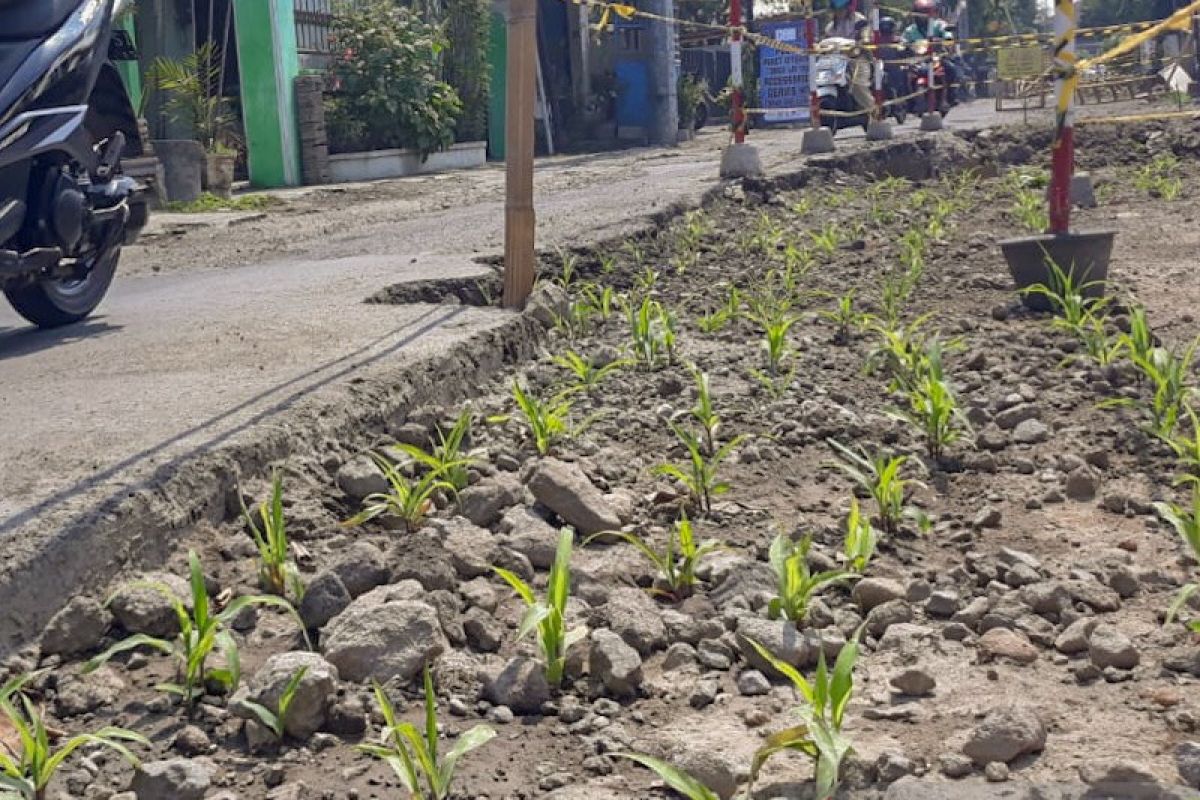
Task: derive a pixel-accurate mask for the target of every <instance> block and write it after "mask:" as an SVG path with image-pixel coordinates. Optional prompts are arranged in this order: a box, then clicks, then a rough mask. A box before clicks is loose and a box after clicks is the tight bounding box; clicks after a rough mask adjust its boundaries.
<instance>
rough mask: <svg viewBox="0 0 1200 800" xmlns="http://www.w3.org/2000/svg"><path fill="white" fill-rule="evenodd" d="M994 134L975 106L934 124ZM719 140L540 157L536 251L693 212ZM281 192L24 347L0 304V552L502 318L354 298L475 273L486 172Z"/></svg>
mask: <svg viewBox="0 0 1200 800" xmlns="http://www.w3.org/2000/svg"><path fill="white" fill-rule="evenodd" d="M994 119H995V115H994V112H992V111H991V110H990V106H989V105H988V104H987V103H977V104H975V105H974V106H970V107H966V108H960V109H956V111H955V113H954V114H952V115H951V116H950V118H949V120H948V124H949V125H950V126H952V127H953V126H975V127H978V126H982V125H985V124H989V123H991V122H993V121H994ZM915 130H916V125H915V123H913V122H910V123H909V124H908V125H906V126H905V128H904V129H903V130H902V131H901V132H900V133H899V135H903V136H908V135H915ZM861 138H862V134H861V132H859V131H847V132H844V133H842V134H841V135H839V137H838V142H839V143H841V144H842V146H852V143H853V142H855V141H858V140H861ZM752 140H753V141H754V142H755V143H756V144H757V145H758V146H759V148H760V150H761V152H762V155H763V160H764V163H765V165H766V167H767V170H768V172H772V171H780V170H784V169H787V168H788V167H789V166H790V167H794V166H796V165H797V164H798V163H799V160H800V158H801V157H800V155H799V143H800V131H797V130H766V131H757V130H756V131H754V132H753V134H752ZM724 141H725V135H724V134H723V133H722V132H719V131H712V132H708V133H706V134H704V135H702V136H701V137H699V138H698V139H697V140H696V141H695V142H692V143H689V144H688V145H686V146H684V147H680V148H670V149H653V148H649V149H639V150H631V151H623V152H619V153H609V154H600V155H595V156H576V157H561V158H554V159H546V160H542V161H539V163H538V168H537V178H536V186H537V189H536V191H537V205H538V212H539V223H540V228H539V243H540V244H541V245H542V246H546V245H548V244H550V243H556V242H569V243H582V242H586V241H589V240H596V239H600V238H604V237H606V236H609V235H612V234H613V233H614V232H616V231H617V230H619V229H622V228H626V227H636V226H637V225H638V224H640V222H641V220H643V219H644V216H645V215H646V214H649V213H652V212H654V211H656V210H661V209H662V208H663V207H665V206H667V205H668V204H670V203H671V202H674V201H684V202H694V201H695V200H696V199H698V198H699V196H700V195H701V194H702V193H703V192H704V191H705V190H707V189H709V188H711V187H712V186H713V185H714V184H715V182H716V176H717V164H718V162H719V159H720V149H721V147H722V146H723V144H724ZM285 196H286V197H287V198H288V199H289V202H290V203H292V204H294V208H292V210H290V211H288V210H285V211H283V212H281V213H278V214H277V213H274V212H271V213H268V214H266V215H265V216H264V217H259V216H254V215H252V216H250V217H245V216H242V217H238V218H236V219H235V221H238V222H241V223H242V224H238V225H234V226H228V227H226V226H224V225H221V224H217V225H211V224H209V225H206V226H202V227H199V228H194V229H186V228H185V227H184V225H185V223H188V222H189V221H188V220H186V219H183V218H180V217H179V215H167V216H165V217H162V218H160V219H159V220H158V221H157V222H156V230H157V231H159V233H158V235H156V236H152V237H150V238H149V239H148V241H147V242H146V243H145V244H144V245H139V246H136V247H133V248H130V249H129V251H128V252H127V253H126V258H125V262H124V264H123V267H122V271H121V273H120V274H119V275H118V277H117V279H116V281H115V283H114V285H113V288H112V291H111V294H110V295H109V297H108V299H107V300H106V301H105V303H104V304H103V305H102V307H101V308H100V310H99V312H98V313H97V314H96V316H95V317H94V318H93V319H91V320H90V321H88V322H86V323H83V324H80V325H76V326H73V327H70V328H67V329H64V330H59V331H47V332H43V331H37V330H34V329H32V328H30V327H28V326H27V325H25V324H24V323H23V321H22V320H21V319H20V318H18V317H17V316H16V315H15V314H14V313H12V312H11V311H10V310H9V309H8V308H7V307H4V308H0V408H3V417H2V419H3V422H2V423H0V431H2V433H0V554H3V553H4V552H5V550H6V549H8V548H10V547H18V548H19V547H20V544H21V536H22V531H32V530H37V531H39V532H41V533H43V534H44V533H45V532H46V531H47V529H49V528H57V527H59V526H61V525H63V524H65V523H66V522H67V521H68V520H70V519H72V518H73V517H75V516H76V515H78V514H79V513H81V512H82V511H83V510H85V509H87V508H89V507H91V508H94V507H98V506H99V505H100V504H101V503H102V502H103V501H106V500H109V499H112V498H115V497H120V496H121V495H122V493H128V492H131V491H133V490H134V489H135V488H138V487H139V486H142V485H144V483H145V482H146V480H147V479H148V476H150V475H151V474H152V473H153V472H154V471H155V470H156V469H157V468H158V467H160V466H162V465H168V466H169V465H171V464H172V463H173V462H175V461H176V460H177V459H180V458H186V457H188V456H189V455H192V454H196V453H201V452H204V451H206V450H208V449H211V448H213V447H215V446H218V445H220V444H222V443H224V442H226V441H228V440H230V438H231V437H235V436H236V435H237V433H238V432H239V431H241V430H244V429H245V428H246V427H247V426H251V425H277V424H278V425H282V424H285V423H286V418H287V417H286V414H287V411H288V409H289V408H292V407H295V406H296V405H297V404H299V403H304V402H307V401H309V400H312V399H313V398H315V397H319V395H320V394H321V393H322V392H323V391H325V390H327V389H328V388H329V387H331V386H333V385H335V384H337V383H339V382H345V381H348V380H351V379H353V378H354V376H355V375H356V374H357V373H358V372H360V371H361V370H364V369H369V368H370V366H371V365H372V364H374V363H378V362H380V361H387V362H388V363H391V364H394V363H396V362H397V361H400V360H403V359H408V358H416V357H419V356H422V355H426V354H429V353H431V352H437V348H440V347H444V346H446V345H447V344H448V343H451V342H453V341H455V340H457V339H459V338H460V337H464V336H467V335H470V334H471V333H473V332H475V331H479V330H483V329H486V328H488V327H490V326H493V325H495V324H497V323H498V322H499V321H500V320H501V319H503V317H502V312H498V311H491V310H482V309H462V308H453V307H445V306H408V307H391V306H378V305H367V304H364V302H363V300H364V298H365V297H367V296H368V295H369V294H371V293H373V292H374V291H376V290H378V289H380V288H382V287H383V286H385V285H387V284H390V283H395V282H399V281H403V280H413V279H418V278H422V277H430V276H449V275H455V276H458V275H470V274H474V273H477V272H479V271H480V270H481V269H483V268H481V267H480V266H478V265H477V264H474V263H473V262H472V259H473V258H475V257H477V256H479V255H482V254H494V253H498V252H499V251H500V250H501V246H502V238H501V237H502V230H503V170H502V169H500V168H499V167H489V168H486V169H483V170H478V171H472V172H462V173H455V174H449V175H441V176H430V177H423V178H413V179H405V180H399V181H389V182H384V183H379V184H368V185H363V186H355V187H335V188H328V187H326V188H322V189H319V190H305V191H297V192H292V193H285ZM230 219H234V218H232V217H231V218H230Z"/></svg>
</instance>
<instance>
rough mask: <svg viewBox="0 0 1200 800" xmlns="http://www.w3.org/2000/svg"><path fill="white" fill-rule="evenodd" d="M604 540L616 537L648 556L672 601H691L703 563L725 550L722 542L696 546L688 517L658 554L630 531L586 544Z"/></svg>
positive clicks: (710, 542)
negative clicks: (708, 557) (698, 572)
mask: <svg viewBox="0 0 1200 800" xmlns="http://www.w3.org/2000/svg"><path fill="white" fill-rule="evenodd" d="M601 536H616V537H618V538H620V539H622V540H623V541H625V542H626V543H627V544H630V545H632V546H633V547H634V548H636V549H637V551H638V552H639V553H641V554H642V555H643V556H645V557H646V559H647V560H648V561H649V562H650V563H651V564H653V565H654V568H655V569H656V570H658V574H659V577H660V578H661V580H662V586H664V587H665V589H663V590H661V593H662V594H665V595H667V596H668V597H670V598H671V599H672V600H683V599H685V598H687V597H690V596H691V594H692V590H693V589H694V588H695V586H696V569H697V568H698V567H699V566H700V563H701V562H702V561H703V560H704V558H705V557H706V556H708V555H709V554H710V553H715V552H716V551H718V550H723V549H724V545H722V544H721V543H720V542H714V541H708V542H704V543H703V544H697V542H696V533H695V529H694V528H693V526H692V522H691V520H689V519H688V518H687V516H684V517H683V519H681V520H679V521H678V522H676V523H675V531H674V532H673V533H672V534H670V535H669V536H668V537H667V544H666V547H664V548H663V549H662V550H661V551H659V550H655V549H654V546H653V545H652V544H651V543H650V542H648V541H647V540H646V539H644V538H642V537H641V536H638V535H637V534H636V533H631V532H628V531H614V532H612V533H599V534H596V536H593V537H591V538H589V539H588V540H587V542H585V544H586V543H590V542H591V541H592V539H595V538H598V537H601Z"/></svg>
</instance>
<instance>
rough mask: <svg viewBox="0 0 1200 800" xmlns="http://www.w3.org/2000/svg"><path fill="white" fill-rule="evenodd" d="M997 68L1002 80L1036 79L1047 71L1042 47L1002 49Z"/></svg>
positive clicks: (997, 58)
mask: <svg viewBox="0 0 1200 800" xmlns="http://www.w3.org/2000/svg"><path fill="white" fill-rule="evenodd" d="M996 68H997V72H998V73H999V74H1000V80H1004V81H1013V80H1020V79H1021V78H1036V77H1037V76H1038V75H1041V74H1042V71H1043V70H1044V69H1045V56H1044V54H1043V51H1042V48H1041V45H1036V44H1035V45H1031V46H1028V47H1001V48H1000V51H999V52H998V53H997V56H996Z"/></svg>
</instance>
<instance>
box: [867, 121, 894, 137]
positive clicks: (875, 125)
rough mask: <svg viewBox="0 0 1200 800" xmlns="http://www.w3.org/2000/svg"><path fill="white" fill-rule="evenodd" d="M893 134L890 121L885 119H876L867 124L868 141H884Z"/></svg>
mask: <svg viewBox="0 0 1200 800" xmlns="http://www.w3.org/2000/svg"><path fill="white" fill-rule="evenodd" d="M894 135H895V134H894V133H893V132H892V123H890V122H888V121H887V120H884V119H877V120H875V121H874V122H871V123H870V124H868V125H867V141H868V142H886V141H887V140H888V139H891V138H892V136H894Z"/></svg>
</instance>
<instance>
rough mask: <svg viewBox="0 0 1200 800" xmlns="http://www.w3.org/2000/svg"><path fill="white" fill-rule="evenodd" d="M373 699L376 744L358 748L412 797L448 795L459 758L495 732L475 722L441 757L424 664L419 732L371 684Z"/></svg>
mask: <svg viewBox="0 0 1200 800" xmlns="http://www.w3.org/2000/svg"><path fill="white" fill-rule="evenodd" d="M375 700H376V702H377V703H379V711H380V713H381V714H382V715H383V731H382V732H381V734H380V743H379V744H361V745H359V746H358V749H359V750H361V751H362V752H364V753H367V754H368V755H371V756H374V757H375V758H378V759H380V760H381V761H383V762H385V763H386V764H387V765H388V766H390V767H391V768H392V771H393V772H395V773H396V777H397V778H399V779H400V783H401V785H402V786H404V788H405V789H406V790H408V793H409V795H410V797H411V798H412V800H445V799H446V798H447V797H449V796H450V787H451V785H452V784H453V783H454V772H455V770H456V769H457V768H458V762H459V760H460V759H461V758H462V757H463V756H465V755H467V754H468V753H470V752H471V751H472V750H476V749H478V748H480V747H482V746H483V745H485V744H487V743H488V742H490V741H491V740H492V739H493V738H495V736H496V732H495V731H494V730H492V729H491V728H489V727H488V726H487V725H476V726H475V727H474V728H471V729H470V730H469V731H467V732H466V733H463V734H462V735H460V736H459V737H458V738H457V739H456V740H455V741H454V746H453V747H452V748H450V751H449V752H448V753H446V754H445V756H442V755H440V754H439V747H438V718H437V698H436V696H435V695H434V691H433V678H432V676H431V675H430V673H429V667H428V665H427V666H426V667H425V729H424V730H423V731H419V730H417V728H416V726H415V725H413V724H412V723H410V722H401V721H399V720H398V719H397V718H396V709H395V707H394V706H393V705H392V701H391V699H390V698H389V697H388V696H387V692H385V691H384V690H383V687H382V686H380V685H379V684H378V683H376V684H375Z"/></svg>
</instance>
